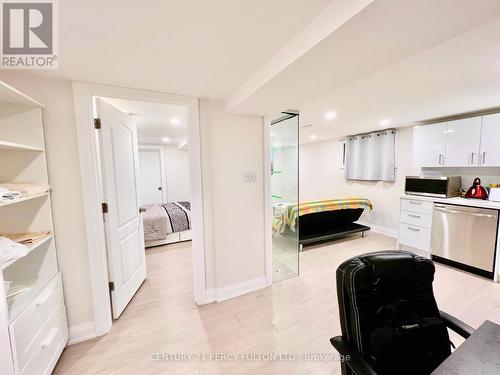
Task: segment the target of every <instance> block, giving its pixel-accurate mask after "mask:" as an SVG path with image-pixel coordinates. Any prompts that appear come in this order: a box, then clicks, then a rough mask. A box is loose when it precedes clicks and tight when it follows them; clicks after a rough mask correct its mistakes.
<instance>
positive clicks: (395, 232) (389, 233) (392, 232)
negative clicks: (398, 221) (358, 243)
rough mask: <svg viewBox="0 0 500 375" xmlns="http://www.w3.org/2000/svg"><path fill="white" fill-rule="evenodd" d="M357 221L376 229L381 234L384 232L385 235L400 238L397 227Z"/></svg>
mask: <svg viewBox="0 0 500 375" xmlns="http://www.w3.org/2000/svg"><path fill="white" fill-rule="evenodd" d="M356 223H358V224H361V225H366V226H367V227H370V229H371V230H372V231H374V232H375V233H380V234H384V235H386V236H389V237H393V238H398V230H397V229H391V228H387V227H382V226H379V225H375V224H372V223H368V222H366V221H356Z"/></svg>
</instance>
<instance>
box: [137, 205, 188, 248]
mask: <svg viewBox="0 0 500 375" xmlns="http://www.w3.org/2000/svg"><path fill="white" fill-rule="evenodd" d="M145 208H146V212H144V214H143V216H142V219H143V223H144V242H145V245H146V248H148V247H153V246H160V245H166V244H169V243H175V242H182V241H189V240H191V238H192V229H191V204H190V202H167V203H161V204H148V205H146V206H145Z"/></svg>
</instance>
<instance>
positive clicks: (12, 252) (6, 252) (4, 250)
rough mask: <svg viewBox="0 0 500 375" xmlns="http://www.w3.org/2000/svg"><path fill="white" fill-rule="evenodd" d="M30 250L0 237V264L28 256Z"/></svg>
mask: <svg viewBox="0 0 500 375" xmlns="http://www.w3.org/2000/svg"><path fill="white" fill-rule="evenodd" d="M29 251H30V249H29V248H28V247H27V246H25V245H21V244H18V243H17V242H14V241H12V240H9V239H8V238H5V237H0V264H5V263H7V262H10V261H11V260H14V259H19V258H22V257H23V256H25V255H26V254H28V253H29Z"/></svg>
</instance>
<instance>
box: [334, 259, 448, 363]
mask: <svg viewBox="0 0 500 375" xmlns="http://www.w3.org/2000/svg"><path fill="white" fill-rule="evenodd" d="M434 271H435V269H434V264H433V263H432V262H431V261H430V260H429V259H427V258H424V257H421V256H417V255H415V254H413V253H410V252H404V251H379V252H374V253H370V254H365V255H360V256H357V257H354V258H351V259H349V260H347V261H345V262H344V263H342V264H341V265H340V266H339V267H338V268H337V275H336V279H337V297H338V302H339V312H340V323H341V328H342V336H343V337H344V338H345V339H347V341H348V342H349V343H350V344H351V345H354V346H355V347H356V348H357V349H358V350H359V352H360V353H361V355H363V356H367V354H368V353H367V352H368V348H369V340H370V333H371V332H372V331H373V330H374V329H375V328H377V324H378V317H379V315H380V311H381V310H382V309H384V308H385V307H386V306H388V305H390V304H394V303H397V301H400V300H404V301H405V302H407V303H406V307H407V308H409V309H410V310H411V311H412V313H414V314H415V315H418V316H420V317H429V318H430V317H439V310H438V307H437V304H436V300H435V298H434V293H433V290H432V282H433V280H434Z"/></svg>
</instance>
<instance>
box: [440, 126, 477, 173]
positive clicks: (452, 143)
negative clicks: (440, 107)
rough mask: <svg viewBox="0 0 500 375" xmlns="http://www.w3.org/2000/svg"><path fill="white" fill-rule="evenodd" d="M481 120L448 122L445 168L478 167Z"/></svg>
mask: <svg viewBox="0 0 500 375" xmlns="http://www.w3.org/2000/svg"><path fill="white" fill-rule="evenodd" d="M481 119H482V117H471V118H466V119H463V120H455V121H450V122H448V130H447V132H446V134H447V137H446V155H445V162H444V165H445V166H447V167H468V166H477V165H479V144H480V142H481Z"/></svg>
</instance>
